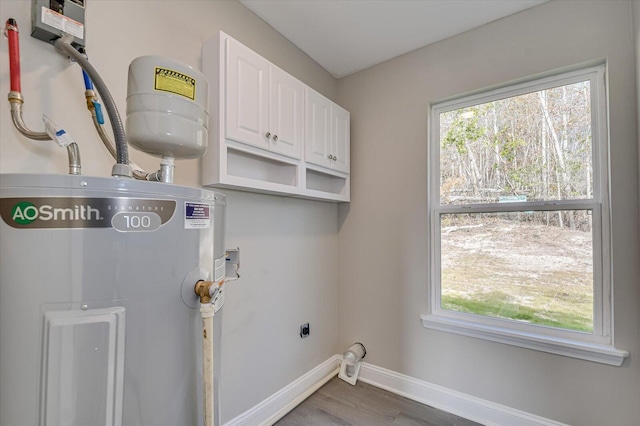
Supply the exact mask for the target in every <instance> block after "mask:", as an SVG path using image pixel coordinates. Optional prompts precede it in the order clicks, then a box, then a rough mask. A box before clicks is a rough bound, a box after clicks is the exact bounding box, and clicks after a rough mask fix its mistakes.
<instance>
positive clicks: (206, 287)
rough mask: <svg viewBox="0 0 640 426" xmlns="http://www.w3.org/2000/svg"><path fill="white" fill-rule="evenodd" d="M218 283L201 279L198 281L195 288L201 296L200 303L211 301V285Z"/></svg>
mask: <svg viewBox="0 0 640 426" xmlns="http://www.w3.org/2000/svg"><path fill="white" fill-rule="evenodd" d="M214 285H216V283H215V282H213V281H203V280H200V281H198V282H197V283H196V285H195V287H194V288H193V290H194V291H195V292H196V294H197V295H198V297H200V303H211V287H212V286H214Z"/></svg>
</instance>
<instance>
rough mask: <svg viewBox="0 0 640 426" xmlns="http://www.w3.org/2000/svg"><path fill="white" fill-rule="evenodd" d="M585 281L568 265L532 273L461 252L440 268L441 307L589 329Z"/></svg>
mask: <svg viewBox="0 0 640 426" xmlns="http://www.w3.org/2000/svg"><path fill="white" fill-rule="evenodd" d="M591 281H592V277H591V275H590V274H585V273H583V272H579V271H571V270H546V271H541V275H538V276H532V275H530V274H526V273H523V272H522V271H518V270H517V269H513V268H512V267H511V266H510V265H509V264H508V263H506V262H505V261H504V260H503V259H498V258H496V257H494V256H491V255H489V254H487V253H484V252H482V251H479V252H475V253H468V252H467V253H464V254H461V255H460V256H458V257H457V258H456V261H455V262H454V263H453V264H452V265H450V266H449V267H447V268H445V269H444V270H443V271H442V308H443V309H448V310H452V311H457V312H465V313H471V314H476V315H482V316H488V317H494V318H504V319H510V320H515V321H524V322H528V323H531V324H539V325H545V326H550V327H557V328H562V329H568V330H577V331H585V332H592V331H593V291H592V289H591V287H590V286H589V285H587V283H590V282H591Z"/></svg>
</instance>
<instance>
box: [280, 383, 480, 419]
mask: <svg viewBox="0 0 640 426" xmlns="http://www.w3.org/2000/svg"><path fill="white" fill-rule="evenodd" d="M332 425H336V426H338V425H339V426H378V425H393V426H480V425H479V424H478V423H475V422H472V421H470V420H467V419H463V418H462V417H458V416H454V415H452V414H449V413H446V412H444V411H442V410H438V409H435V408H433V407H429V406H427V405H423V404H420V403H418V402H415V401H412V400H410V399H407V398H404V397H401V396H399V395H396V394H393V393H391V392H387V391H385V390H382V389H379V388H376V387H374V386H371V385H368V384H366V383H362V382H358V383H357V384H356V386H351V385H350V384H348V383H346V382H344V381H342V380H340V379H338V378H337V377H335V378H333V379H331V380H330V381H328V382H327V384H325V385H324V386H323V387H321V388H320V389H318V390H317V391H316V392H315V393H314V394H313V395H311V396H310V397H309V398H307V399H306V400H305V401H303V402H302V404H300V405H298V406H297V407H296V408H294V409H293V410H292V411H291V412H289V414H287V415H286V416H284V417H283V418H282V419H280V421H278V422H277V423H276V426H332Z"/></svg>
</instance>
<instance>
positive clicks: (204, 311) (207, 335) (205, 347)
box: [200, 303, 215, 426]
mask: <svg viewBox="0 0 640 426" xmlns="http://www.w3.org/2000/svg"><path fill="white" fill-rule="evenodd" d="M214 313H215V308H214V306H213V304H211V303H201V304H200V316H201V317H202V377H203V388H204V389H203V396H204V426H213V419H214V412H213V411H214V408H213V407H214V404H213V402H214V394H213V392H214V391H213V315H214Z"/></svg>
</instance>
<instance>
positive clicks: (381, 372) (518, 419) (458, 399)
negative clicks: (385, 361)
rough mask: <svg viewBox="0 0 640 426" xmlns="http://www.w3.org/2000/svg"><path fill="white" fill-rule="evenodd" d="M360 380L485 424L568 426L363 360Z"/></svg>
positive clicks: (494, 425) (498, 425)
mask: <svg viewBox="0 0 640 426" xmlns="http://www.w3.org/2000/svg"><path fill="white" fill-rule="evenodd" d="M359 380H361V381H363V382H365V383H369V384H371V385H373V386H375V387H378V388H381V389H385V390H388V391H389V392H393V393H395V394H398V395H400V396H404V397H405V398H409V399H412V400H414V401H417V402H420V403H422V404H426V405H429V406H431V407H434V408H438V409H440V410H444V411H447V412H449V413H452V414H455V415H457V416H460V417H464V418H465V419H469V420H473V421H475V422H478V423H480V424H483V425H486V426H567V425H566V424H564V423H560V422H556V421H554V420H549V419H546V418H544V417H540V416H536V415H534V414H530V413H527V412H525V411H520V410H516V409H514V408H509V407H507V406H504V405H500V404H496V403H493V402H490V401H487V400H484V399H480V398H476V397H473V396H471V395H467V394H464V393H462V392H457V391H454V390H451V389H448V388H445V387H442V386H438V385H435V384H432V383H429V382H425V381H422V380H418V379H415V378H413V377H410V376H405V375H404V374H400V373H396V372H395V371H391V370H387V369H386V368H381V367H377V366H375V365H371V364H367V363H365V362H363V363H362V368H361V369H360V377H359Z"/></svg>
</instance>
